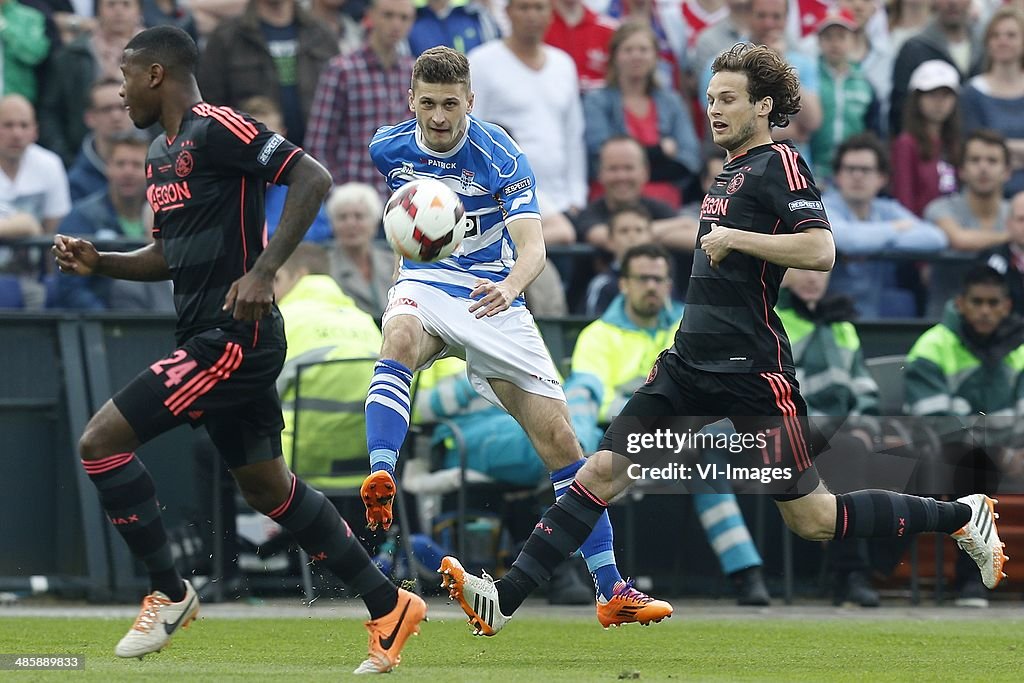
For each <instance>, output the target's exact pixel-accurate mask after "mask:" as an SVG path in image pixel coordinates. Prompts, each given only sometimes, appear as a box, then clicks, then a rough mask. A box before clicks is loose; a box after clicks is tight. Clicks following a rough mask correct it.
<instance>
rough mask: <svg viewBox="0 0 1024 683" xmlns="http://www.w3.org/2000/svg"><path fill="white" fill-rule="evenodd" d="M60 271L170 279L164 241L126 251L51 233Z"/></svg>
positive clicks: (155, 280) (122, 277) (127, 278)
mask: <svg viewBox="0 0 1024 683" xmlns="http://www.w3.org/2000/svg"><path fill="white" fill-rule="evenodd" d="M50 250H51V252H52V253H53V257H54V259H55V260H56V261H57V267H58V268H60V271H61V272H62V273H73V274H75V275H83V276H84V275H105V276H107V277H112V278H115V279H118V280H135V281H138V282H157V281H159V280H169V279H171V271H170V269H168V267H167V261H166V260H165V259H164V247H163V240H160V239H157V240H154V241H153V243H152V244H147V245H146V246H144V247H142V248H140V249H136V250H135V251H129V252H126V253H121V252H115V251H102V252H101V251H97V250H96V246H95V245H94V244H93V243H92V242H90V241H89V240H84V239H80V238H78V237H71V236H69V235H60V234H57V235H54V236H53V247H51V248H50Z"/></svg>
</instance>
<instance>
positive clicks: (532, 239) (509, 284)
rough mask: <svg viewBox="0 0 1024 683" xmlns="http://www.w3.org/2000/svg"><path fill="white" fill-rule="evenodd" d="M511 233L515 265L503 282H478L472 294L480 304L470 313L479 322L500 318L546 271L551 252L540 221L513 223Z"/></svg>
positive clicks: (528, 220)
mask: <svg viewBox="0 0 1024 683" xmlns="http://www.w3.org/2000/svg"><path fill="white" fill-rule="evenodd" d="M508 233H509V235H511V236H512V242H513V243H514V244H515V245H516V262H515V265H513V266H512V270H510V271H509V274H508V277H507V278H505V279H504V280H502V281H501V282H492V281H490V280H479V281H478V282H477V286H476V289H474V290H473V291H472V292H470V296H471V297H472V298H474V299H476V301H474V302H473V304H472V305H471V306H470V307H469V311H470V313H475V314H476V317H477V318H483V317H484V316H490V315H496V314H497V313H500V312H501V311H504V310H505V309H506V308H508V307H509V306H511V305H512V302H513V301H515V300H516V297H518V296H519V295H520V294H522V293H523V291H524V290H525V289H526V288H527V287H528V286H529V285H530V283H531V282H533V281H534V280H536V279H537V276H538V275H540V273H541V271H542V270H544V263H545V259H546V258H547V249H546V248H545V247H544V229H543V227H542V226H541V223H540V219H539V218H520V219H518V220H513V221H512V222H511V223H509V224H508ZM477 297H480V298H479V299H477Z"/></svg>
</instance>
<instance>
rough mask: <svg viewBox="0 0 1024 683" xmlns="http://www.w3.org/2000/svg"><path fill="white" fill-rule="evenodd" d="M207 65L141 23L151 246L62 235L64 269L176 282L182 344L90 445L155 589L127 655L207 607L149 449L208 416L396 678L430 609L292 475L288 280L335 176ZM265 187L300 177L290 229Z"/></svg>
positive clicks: (128, 89)
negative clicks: (152, 129) (233, 98)
mask: <svg viewBox="0 0 1024 683" xmlns="http://www.w3.org/2000/svg"><path fill="white" fill-rule="evenodd" d="M197 61H198V50H197V49H196V45H195V43H194V42H193V41H192V39H191V38H190V37H189V35H188V34H187V33H185V32H184V31H182V30H181V29H178V28H174V27H170V26H160V27H155V28H151V29H147V30H145V31H143V32H141V33H139V34H138V35H136V36H135V37H134V38H132V39H131V41H129V43H128V45H127V47H126V48H125V50H124V53H123V55H122V58H121V71H122V73H123V74H124V82H123V84H122V86H121V97H122V98H123V99H124V103H125V106H126V108H127V109H128V113H129V116H130V117H131V120H132V122H133V123H134V124H135V125H136V127H138V128H147V127H149V126H151V125H154V124H157V123H159V124H160V126H161V127H162V128H163V129H164V131H165V134H164V135H162V136H159V137H158V138H157V139H156V140H154V141H153V143H152V145H151V146H150V149H149V154H148V156H147V159H146V178H147V182H146V184H147V188H146V189H147V193H146V195H147V198H148V199H149V203H150V207H151V208H152V209H153V213H154V225H153V237H154V240H153V241H152V243H151V244H149V245H147V246H145V247H143V248H141V249H138V250H136V251H133V252H130V253H125V254H122V253H106V252H104V253H101V252H98V251H97V250H96V248H95V247H94V246H93V245H92V244H91V243H90V242H88V241H86V240H83V239H79V238H75V237H69V236H65V235H56V236H55V238H54V246H53V255H54V258H55V260H56V262H57V265H58V266H59V268H60V270H61V271H62V272H65V273H74V274H78V275H93V274H95V275H105V276H108V277H113V278H121V279H126V280H143V281H153V280H168V279H170V280H171V281H172V282H173V285H174V303H175V309H176V311H177V317H178V321H177V329H176V336H177V348H176V349H174V351H172V352H171V353H170V354H168V355H167V356H165V357H164V358H162V359H159V360H157V361H156V362H154V363H153V364H152V365H150V366H149V367H148V368H146V369H144V370H143V371H142V372H141V373H140V374H139V375H138V376H137V377H136V378H135V379H134V380H132V381H131V382H129V383H128V384H127V385H126V386H125V387H124V388H123V389H121V391H119V392H118V393H117V394H116V395H115V396H114V397H113V398H112V399H111V400H109V401H107V402H106V403H105V404H104V405H103V406H102V407H101V408H100V409H99V411H98V412H97V413H96V414H95V415H94V416H93V417H92V419H91V420H90V421H89V423H88V424H87V425H86V427H85V433H84V434H83V435H82V437H81V440H80V441H79V451H80V455H81V458H82V465H83V467H84V469H85V471H86V473H87V474H88V475H89V478H90V479H91V480H92V482H93V483H94V484H95V486H96V488H97V490H98V492H99V497H100V503H101V505H102V507H103V509H104V511H105V512H106V514H107V516H108V517H109V518H110V521H111V523H112V524H114V526H115V528H116V529H117V531H118V532H119V533H120V534H121V536H122V538H123V539H124V540H125V542H126V543H127V544H128V547H129V549H130V550H131V552H132V554H133V555H134V556H135V557H136V558H137V559H138V560H139V561H140V562H141V563H142V564H143V565H144V566H145V568H146V570H147V573H148V574H149V580H150V587H151V592H150V594H149V595H147V596H146V597H145V599H144V600H143V602H142V609H141V610H140V612H139V616H138V618H137V619H136V620H135V623H134V625H133V626H132V627H131V629H130V630H129V631H128V633H127V634H126V635H125V636H124V638H122V639H121V641H120V642H119V643H118V645H117V647H116V648H115V650H114V652H115V654H116V655H117V656H119V657H142V656H144V655H146V654H149V653H151V652H156V651H159V650H161V649H163V648H164V647H165V646H166V645H167V644H168V642H169V641H170V638H171V636H172V635H174V634H175V633H176V632H177V631H178V630H179V629H180V628H184V627H186V626H188V625H189V623H190V622H192V621H193V620H194V619H195V617H196V615H197V613H198V611H199V598H198V596H197V594H196V591H195V590H194V589H193V587H192V585H191V584H190V583H189V582H188V581H184V580H183V579H182V577H181V576H180V575H179V574H178V571H177V570H176V568H175V566H174V560H173V557H172V555H171V549H170V546H169V545H168V542H167V533H166V531H165V529H164V525H163V521H162V518H161V513H160V506H159V504H158V503H157V495H156V487H155V485H154V483H153V479H152V478H151V477H150V475H149V472H148V470H147V469H146V467H145V465H143V463H142V461H141V460H139V459H138V458H137V457H136V456H135V450H136V448H138V447H139V446H140V445H141V444H143V443H145V442H147V441H149V440H151V439H152V438H154V437H156V436H158V435H159V434H162V433H163V432H166V431H168V430H169V429H171V428H173V427H175V426H177V425H180V424H188V425H190V426H192V427H198V426H200V425H202V426H204V427H205V428H206V430H207V432H208V433H209V435H210V438H211V440H212V441H213V443H214V444H215V445H216V446H217V449H218V451H219V452H220V454H221V455H222V456H223V458H224V460H225V462H226V463H227V464H228V467H229V468H230V470H231V473H232V475H233V476H234V478H235V480H236V481H237V483H238V486H239V488H240V489H241V491H242V494H243V495H244V496H245V498H246V500H247V501H248V503H249V504H250V505H251V506H252V507H253V508H255V509H256V510H259V511H260V512H262V513H264V514H266V515H268V516H269V517H271V518H272V519H274V521H276V522H277V523H278V524H280V525H281V526H283V527H284V528H285V529H287V530H288V531H289V532H291V534H292V535H293V536H294V537H295V540H296V541H297V542H298V543H299V545H301V546H302V548H303V549H305V551H306V552H307V553H308V554H309V556H310V558H311V559H312V560H313V561H314V562H316V563H317V564H318V565H320V566H321V567H324V568H326V569H329V570H330V571H332V572H334V573H335V574H336V575H337V576H338V577H339V578H340V579H341V580H342V581H344V582H345V584H346V585H347V586H348V587H349V589H351V590H352V592H353V593H354V594H356V595H359V596H360V597H361V598H362V600H363V602H364V603H365V604H366V607H367V609H368V611H369V612H370V618H371V620H370V621H368V622H366V627H367V630H368V631H369V636H370V638H369V642H370V645H369V655H368V657H367V659H366V660H365V661H364V662H363V663H362V664H361V665H360V666H359V667H358V668H357V669H356V671H355V673H385V672H387V671H390V670H391V669H393V668H394V667H395V666H397V664H398V662H399V652H401V650H402V647H403V645H404V644H405V642H406V640H407V639H408V637H409V636H410V635H412V634H414V633H416V632H418V631H419V624H420V622H421V621H423V619H424V617H425V614H426V605H425V604H424V602H423V600H422V599H421V598H420V597H419V596H418V595H415V594H413V593H410V592H408V591H405V590H402V589H398V588H396V587H395V586H394V585H393V584H392V583H391V581H389V580H388V579H387V577H385V576H384V575H383V574H382V573H381V572H380V570H379V569H378V568H377V567H376V566H375V565H374V564H373V563H372V562H371V561H370V558H369V556H368V555H367V553H366V551H365V550H364V549H363V547H362V545H361V544H360V542H359V540H358V538H356V536H355V535H353V533H352V531H351V529H350V528H349V526H348V524H346V522H345V520H343V519H342V518H341V516H340V515H339V514H338V511H337V510H336V509H335V507H334V506H333V504H332V503H331V502H330V501H328V500H327V499H326V498H325V497H324V496H323V494H321V493H320V492H319V491H317V490H315V489H313V488H311V487H309V486H307V485H306V484H305V483H304V482H303V481H302V480H301V479H300V478H298V477H297V476H295V475H294V474H292V473H291V472H290V471H289V470H288V467H287V465H285V463H284V459H283V458H282V455H281V429H282V427H283V425H284V422H283V419H282V416H281V402H280V399H279V398H278V395H277V391H276V389H275V386H274V385H275V381H276V380H277V377H278V375H279V374H280V373H281V368H282V366H283V364H284V358H285V350H286V344H285V338H284V326H283V324H282V322H281V314H280V311H278V309H277V306H276V305H275V304H274V298H273V292H274V289H273V285H274V276H275V274H276V272H277V269H278V268H279V267H280V266H281V264H282V263H284V261H285V260H286V259H287V258H288V256H289V254H291V253H292V251H293V250H294V249H295V246H296V245H297V244H298V243H299V242H300V241H301V240H302V237H303V235H304V234H305V233H306V230H307V229H308V228H309V225H310V223H311V222H312V220H313V218H314V217H315V216H316V213H317V211H318V210H319V208H320V205H321V203H322V202H323V199H324V196H325V195H326V194H327V191H328V190H329V189H330V186H331V177H330V174H329V173H328V172H327V171H326V170H325V169H324V167H323V166H321V165H320V164H319V163H317V162H316V161H315V160H314V159H313V158H312V157H310V156H307V155H306V154H305V153H304V152H303V151H302V150H301V149H299V148H298V147H296V146H294V145H292V144H291V143H290V142H288V141H287V140H286V139H285V138H284V137H282V136H281V135H279V134H277V133H275V132H274V131H270V130H268V129H267V128H266V127H265V126H264V125H263V124H262V123H260V122H258V121H256V120H255V119H253V118H252V117H250V116H248V115H246V114H244V113H242V112H239V111H236V110H234V109H232V108H230V107H218V106H214V105H211V104H209V103H206V102H203V101H202V96H201V95H200V93H199V87H198V85H197V84H196V79H195V75H194V74H195V67H196V63H197ZM267 183H280V184H285V185H288V186H289V187H288V197H287V200H286V201H285V205H284V212H283V214H282V216H281V221H280V223H279V225H278V228H277V231H276V232H275V233H274V236H273V238H272V239H271V240H270V241H269V242H268V243H264V238H263V234H264V225H265V215H264V203H265V188H266V184H267ZM91 540H92V541H93V542H94V541H95V539H91Z"/></svg>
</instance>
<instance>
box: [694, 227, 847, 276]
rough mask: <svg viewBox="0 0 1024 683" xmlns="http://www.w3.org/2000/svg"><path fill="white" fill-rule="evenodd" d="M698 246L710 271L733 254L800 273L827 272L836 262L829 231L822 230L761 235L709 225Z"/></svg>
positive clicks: (834, 249)
mask: <svg viewBox="0 0 1024 683" xmlns="http://www.w3.org/2000/svg"><path fill="white" fill-rule="evenodd" d="M700 246H701V249H703V250H704V251H705V253H707V255H708V258H709V259H710V260H711V265H712V267H714V268H717V267H718V264H720V263H721V262H722V261H723V260H724V259H725V258H726V257H727V256H728V255H729V254H730V253H731V252H733V251H738V252H741V253H744V254H747V255H749V256H753V257H755V258H759V259H762V260H765V261H768V262H769V263H774V264H775V265H778V266H784V267H786V268H800V269H802V270H820V271H829V270H832V266H833V265H834V264H835V261H836V245H835V243H834V242H833V241H832V232H831V231H829V230H826V229H824V228H810V229H808V230H804V231H802V232H798V233H795V234H791V235H762V234H760V233H756V232H749V231H747V230H737V229H735V228H728V227H726V226H724V225H719V224H717V223H712V224H711V232H709V233H708V234H706V235H704V237H702V238H701V240H700Z"/></svg>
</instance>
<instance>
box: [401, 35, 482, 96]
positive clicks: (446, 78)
mask: <svg viewBox="0 0 1024 683" xmlns="http://www.w3.org/2000/svg"><path fill="white" fill-rule="evenodd" d="M416 81H420V82H421V83H434V84H437V83H446V84H447V83H461V84H463V85H465V86H466V89H467V90H469V60H468V59H466V55H464V54H462V53H461V52H458V51H456V50H453V49H452V48H450V47H445V46H443V45H442V46H438V47H432V48H430V49H429V50H425V51H424V52H423V54H421V55H420V56H419V57H418V58H417V59H416V63H415V64H413V67H412V83H413V85H416Z"/></svg>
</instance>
